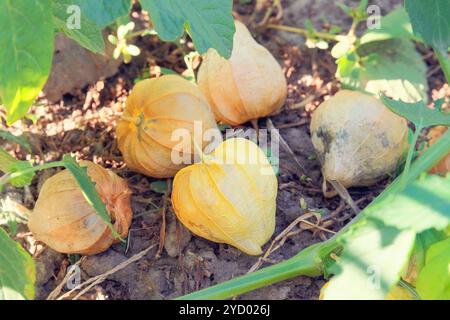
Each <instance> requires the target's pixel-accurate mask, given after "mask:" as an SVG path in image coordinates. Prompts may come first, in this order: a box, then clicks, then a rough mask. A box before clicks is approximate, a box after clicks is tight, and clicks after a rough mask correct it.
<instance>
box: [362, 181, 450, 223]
mask: <svg viewBox="0 0 450 320" xmlns="http://www.w3.org/2000/svg"><path fill="white" fill-rule="evenodd" d="M367 214H368V217H372V218H376V219H379V220H380V221H382V222H383V223H384V224H385V225H387V226H392V227H396V228H397V229H401V230H406V229H408V230H414V231H416V232H422V231H425V230H427V229H430V228H435V229H437V230H444V229H445V228H447V226H448V225H449V224H450V176H449V177H448V178H443V177H440V176H436V175H429V176H427V177H425V178H423V179H420V180H418V181H415V182H414V183H411V184H409V185H408V186H407V187H406V188H405V190H403V191H402V192H401V193H399V194H397V195H395V196H393V197H392V199H389V201H385V202H383V203H381V204H380V205H377V206H374V207H372V208H371V209H370V210H369V212H368V213H367Z"/></svg>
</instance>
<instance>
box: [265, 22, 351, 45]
mask: <svg viewBox="0 0 450 320" xmlns="http://www.w3.org/2000/svg"><path fill="white" fill-rule="evenodd" d="M267 28H269V29H275V30H282V31H288V32H293V33H299V34H301V35H304V36H305V37H308V36H309V35H310V33H309V32H308V30H306V29H302V28H298V27H291V26H285V25H281V24H268V25H267ZM314 35H315V36H317V37H318V38H322V39H325V40H332V41H340V40H342V39H343V38H345V36H343V35H335V34H331V33H326V32H314Z"/></svg>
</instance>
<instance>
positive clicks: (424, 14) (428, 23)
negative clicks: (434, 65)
mask: <svg viewBox="0 0 450 320" xmlns="http://www.w3.org/2000/svg"><path fill="white" fill-rule="evenodd" d="M405 7H406V11H407V12H408V14H409V17H410V19H411V24H412V28H413V30H414V33H415V34H418V35H420V36H421V37H422V39H423V41H424V42H425V43H426V44H428V45H430V46H433V47H435V48H437V49H438V50H439V51H440V52H441V53H442V54H445V55H446V56H447V49H448V47H449V46H450V27H449V18H450V3H449V1H448V0H427V1H423V0H406V1H405Z"/></svg>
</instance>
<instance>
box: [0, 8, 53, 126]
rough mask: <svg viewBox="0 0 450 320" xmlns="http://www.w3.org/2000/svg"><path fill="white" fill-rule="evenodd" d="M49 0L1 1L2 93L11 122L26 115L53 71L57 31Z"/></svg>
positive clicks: (0, 53)
mask: <svg viewBox="0 0 450 320" xmlns="http://www.w3.org/2000/svg"><path fill="white" fill-rule="evenodd" d="M50 16H51V5H50V1H49V0H42V1H29V0H2V1H0V95H1V96H2V101H3V103H4V105H5V107H6V110H7V122H8V124H12V123H14V122H15V121H17V120H19V119H20V118H22V117H23V116H24V115H25V114H26V113H27V112H28V109H29V108H30V106H31V105H32V104H33V102H34V100H35V99H36V97H37V96H38V94H39V92H40V91H41V89H42V87H43V86H44V84H45V82H46V81H47V78H48V75H49V73H50V68H51V64H52V56H53V43H54V31H53V25H52V23H51V21H50V20H49V17H50Z"/></svg>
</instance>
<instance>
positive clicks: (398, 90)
mask: <svg viewBox="0 0 450 320" xmlns="http://www.w3.org/2000/svg"><path fill="white" fill-rule="evenodd" d="M356 53H357V55H355V54H353V53H351V54H348V55H345V56H343V57H341V58H340V59H338V60H337V65H338V69H337V72H336V76H337V78H338V79H339V80H340V81H341V83H342V84H343V86H344V87H345V88H349V89H353V90H361V91H365V92H368V93H371V94H374V95H378V94H380V93H382V92H385V93H386V95H388V96H390V97H393V98H395V99H401V100H403V101H407V102H415V101H420V100H425V101H426V100H427V98H428V96H427V90H428V84H427V79H426V66H425V64H424V62H423V60H422V57H421V56H420V54H419V53H417V51H416V49H415V47H414V44H413V43H412V42H411V41H409V40H405V39H389V40H383V41H373V42H369V43H366V44H364V45H362V46H360V47H359V48H358V50H357V52H356Z"/></svg>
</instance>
